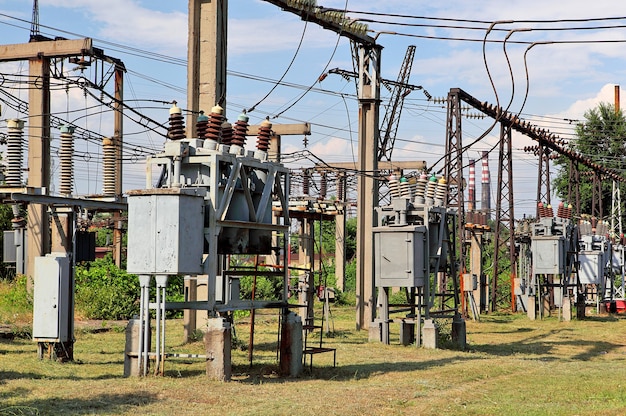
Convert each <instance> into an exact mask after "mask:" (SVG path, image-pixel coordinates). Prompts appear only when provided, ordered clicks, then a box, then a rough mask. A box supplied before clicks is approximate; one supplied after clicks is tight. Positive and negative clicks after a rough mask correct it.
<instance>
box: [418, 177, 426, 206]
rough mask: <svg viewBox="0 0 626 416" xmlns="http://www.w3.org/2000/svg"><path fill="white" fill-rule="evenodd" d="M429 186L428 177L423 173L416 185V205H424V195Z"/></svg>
mask: <svg viewBox="0 0 626 416" xmlns="http://www.w3.org/2000/svg"><path fill="white" fill-rule="evenodd" d="M427 184H428V175H426V173H425V172H424V173H422V174H421V175H420V177H419V178H418V179H417V183H416V184H415V203H416V204H423V203H424V194H425V193H426V185H427Z"/></svg>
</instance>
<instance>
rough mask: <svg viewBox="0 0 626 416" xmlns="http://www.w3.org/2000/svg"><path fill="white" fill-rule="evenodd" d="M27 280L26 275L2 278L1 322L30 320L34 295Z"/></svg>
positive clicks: (0, 292)
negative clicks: (28, 288) (30, 291)
mask: <svg viewBox="0 0 626 416" xmlns="http://www.w3.org/2000/svg"><path fill="white" fill-rule="evenodd" d="M27 282H28V277H27V276H25V275H19V276H17V277H16V278H15V279H12V280H4V279H2V280H0V323H5V324H9V323H11V324H14V323H16V322H18V321H19V322H26V321H28V322H30V320H31V316H32V312H33V297H32V294H30V293H29V292H28V290H27V288H26V284H27Z"/></svg>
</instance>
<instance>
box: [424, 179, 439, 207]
mask: <svg viewBox="0 0 626 416" xmlns="http://www.w3.org/2000/svg"><path fill="white" fill-rule="evenodd" d="M436 189H437V177H436V176H435V175H433V176H431V177H430V179H428V185H426V203H427V204H429V205H432V204H433V202H434V200H435V190H436Z"/></svg>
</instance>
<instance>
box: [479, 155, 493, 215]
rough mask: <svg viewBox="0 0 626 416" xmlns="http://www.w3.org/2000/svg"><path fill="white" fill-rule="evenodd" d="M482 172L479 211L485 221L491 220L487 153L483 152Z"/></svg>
mask: <svg viewBox="0 0 626 416" xmlns="http://www.w3.org/2000/svg"><path fill="white" fill-rule="evenodd" d="M482 160H483V172H482V180H481V183H480V186H481V202H480V203H481V211H482V212H483V214H484V215H485V219H487V220H490V219H491V176H490V175H489V152H483V157H482Z"/></svg>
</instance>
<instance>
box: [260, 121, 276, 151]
mask: <svg viewBox="0 0 626 416" xmlns="http://www.w3.org/2000/svg"><path fill="white" fill-rule="evenodd" d="M271 134H272V123H270V120H269V117H267V118H266V119H265V120H263V122H262V123H261V125H260V126H259V133H258V134H257V139H256V148H257V149H258V150H261V151H264V152H267V149H269V147H270V135H271Z"/></svg>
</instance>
